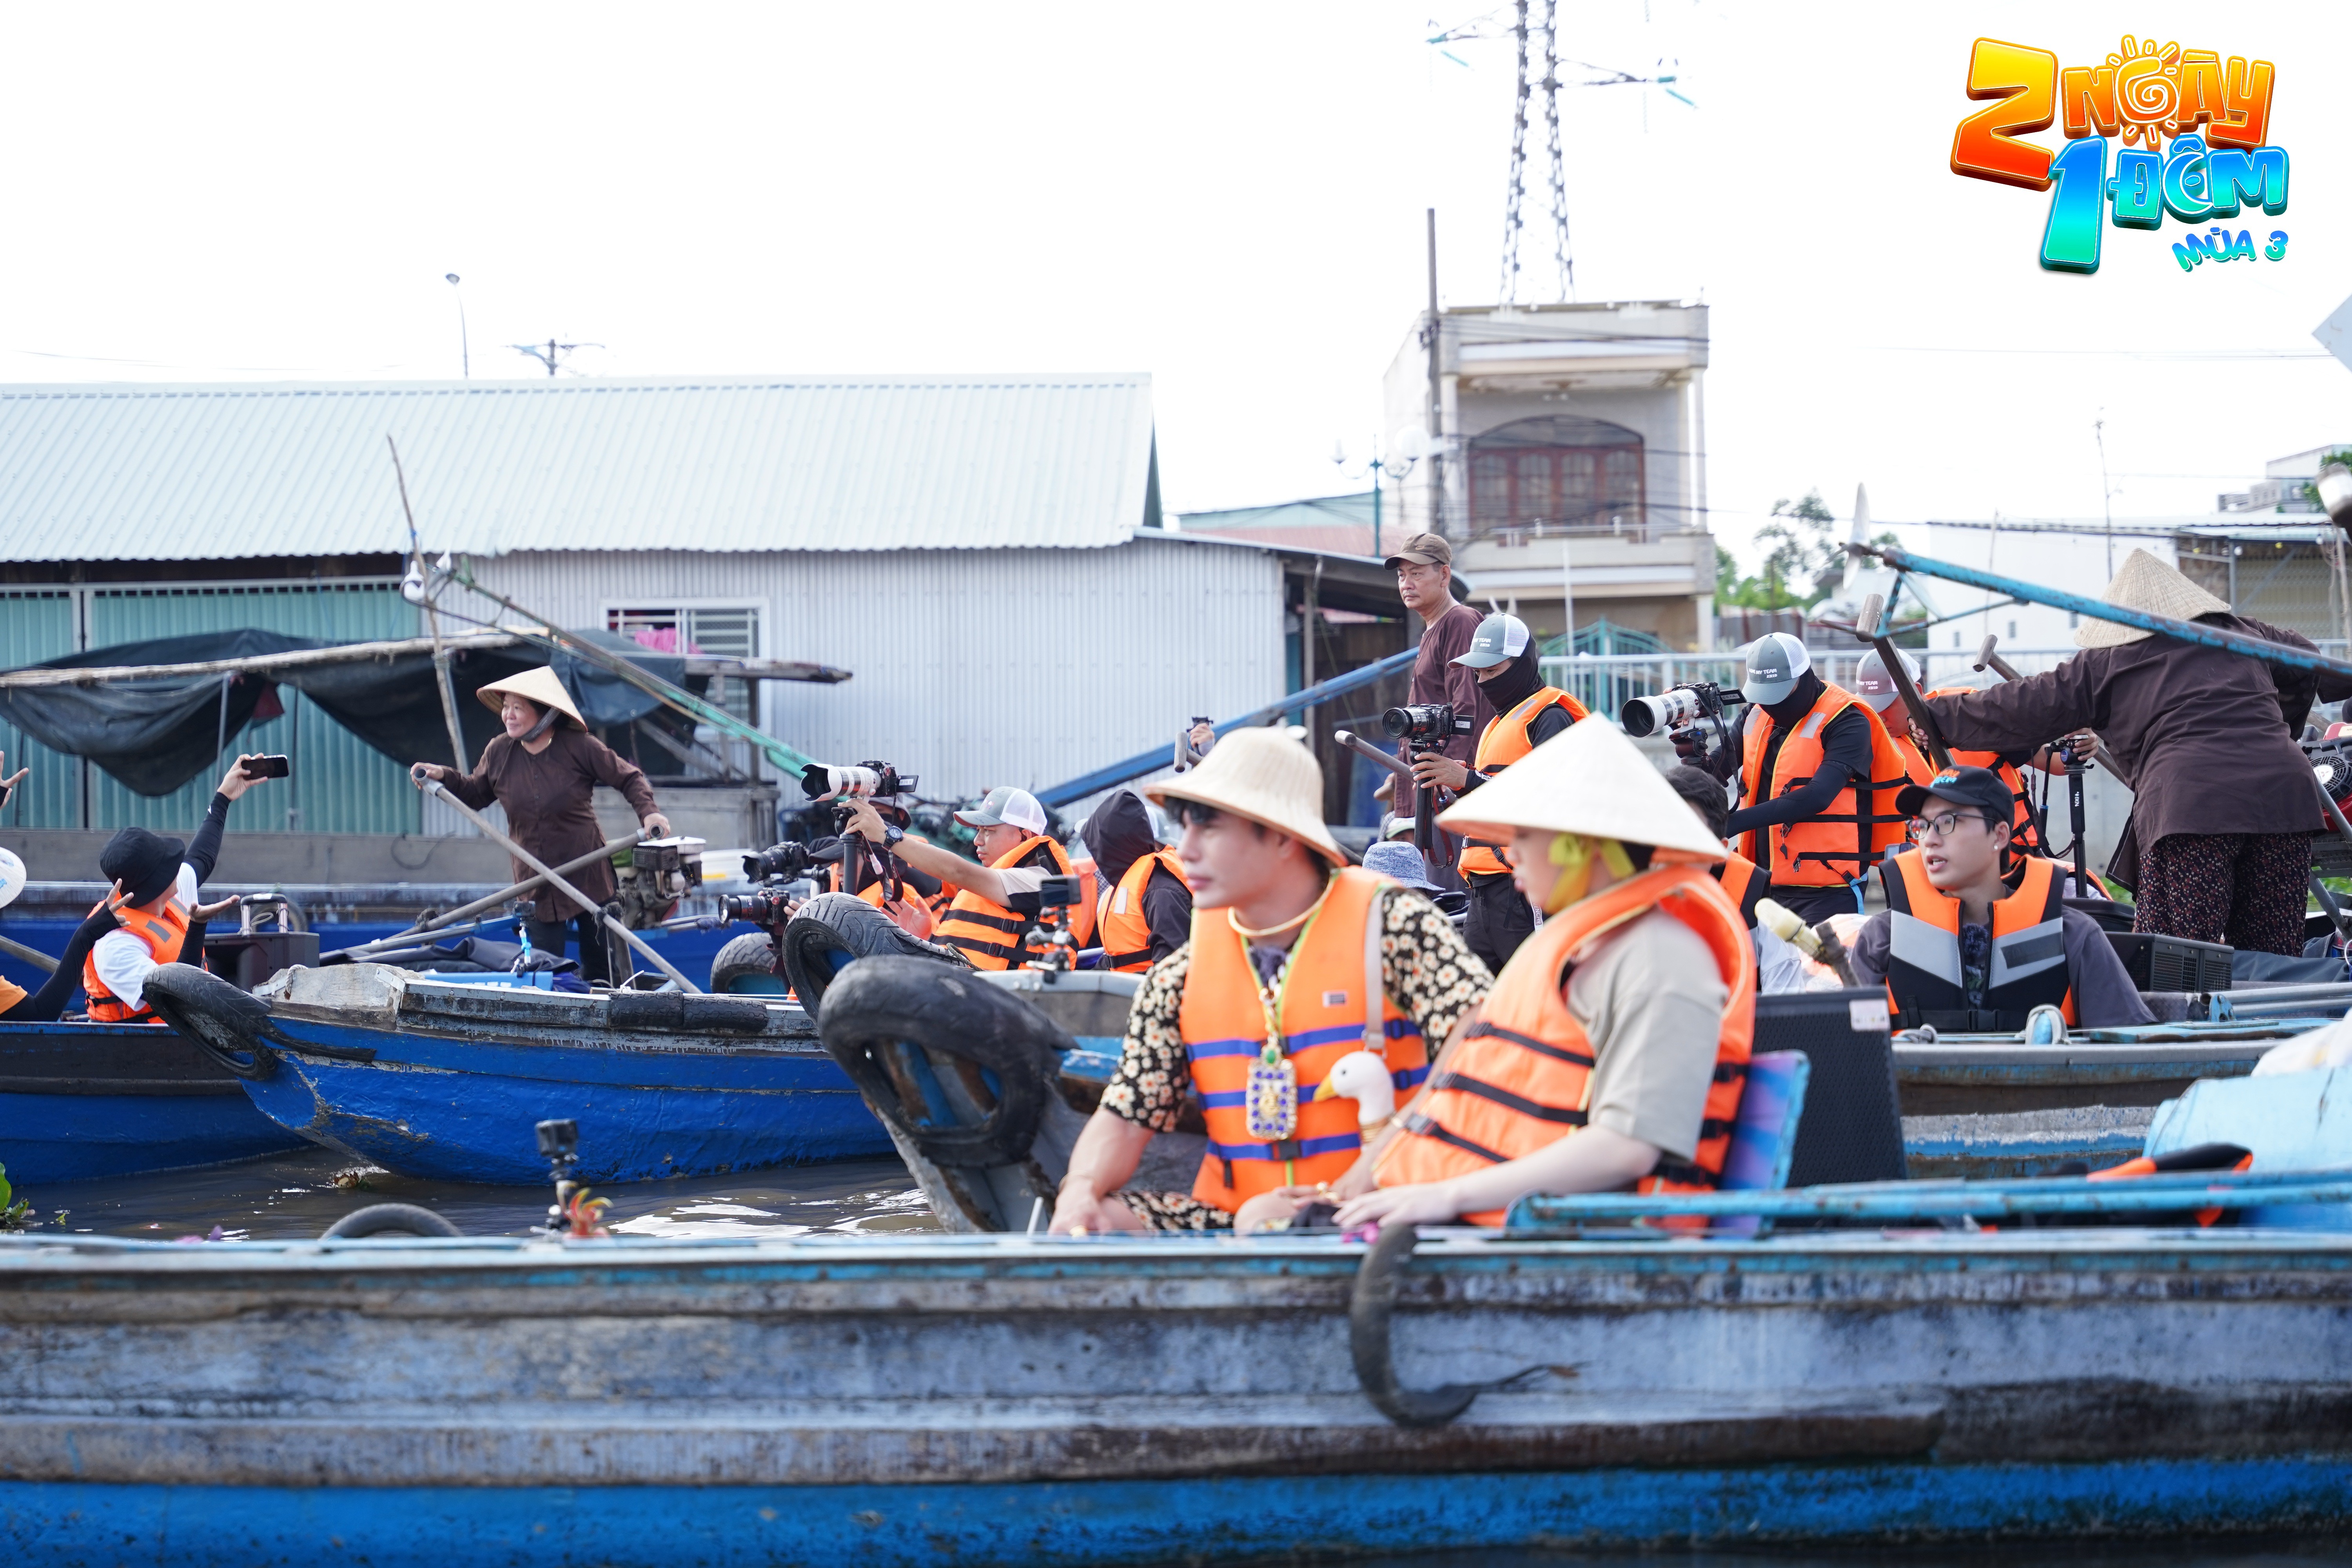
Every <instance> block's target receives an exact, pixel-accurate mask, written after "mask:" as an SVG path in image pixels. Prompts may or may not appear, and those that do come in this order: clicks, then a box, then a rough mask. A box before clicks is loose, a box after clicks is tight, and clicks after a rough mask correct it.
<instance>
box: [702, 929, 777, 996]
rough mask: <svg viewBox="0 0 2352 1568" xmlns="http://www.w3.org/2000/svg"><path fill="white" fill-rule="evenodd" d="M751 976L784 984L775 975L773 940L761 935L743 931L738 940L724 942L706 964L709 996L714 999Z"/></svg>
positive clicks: (735, 938) (758, 932)
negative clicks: (707, 967) (739, 981)
mask: <svg viewBox="0 0 2352 1568" xmlns="http://www.w3.org/2000/svg"><path fill="white" fill-rule="evenodd" d="M753 975H757V976H759V977H760V978H761V979H763V980H774V981H776V983H777V984H784V981H783V980H782V977H781V976H780V975H778V974H777V973H776V939H775V938H773V937H772V936H770V935H769V934H768V933H767V932H766V931H745V932H744V933H743V934H742V935H740V936H736V937H730V938H728V940H727V943H726V945H725V946H723V947H721V948H720V949H719V952H718V955H717V956H716V957H714V958H712V959H711V961H710V994H712V995H714V996H725V995H728V994H730V993H732V992H733V991H734V990H735V983H736V982H737V981H738V980H742V979H747V978H750V977H751V976H753ZM745 994H755V993H745Z"/></svg>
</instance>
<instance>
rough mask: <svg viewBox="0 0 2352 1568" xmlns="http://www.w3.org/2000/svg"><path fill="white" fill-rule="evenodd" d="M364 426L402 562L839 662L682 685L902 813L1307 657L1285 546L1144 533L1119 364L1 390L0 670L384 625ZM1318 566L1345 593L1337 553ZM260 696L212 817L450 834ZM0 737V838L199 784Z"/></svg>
mask: <svg viewBox="0 0 2352 1568" xmlns="http://www.w3.org/2000/svg"><path fill="white" fill-rule="evenodd" d="M387 436H389V437H393V438H394V439H395V440H396V441H397V442H398V445H399V450H400V455H401V458H402V459H403V461H404V464H405V467H406V472H407V479H408V489H409V495H410V499H411V500H412V501H413V502H414V505H415V515H416V522H417V528H418V538H417V543H418V544H419V545H421V547H422V549H423V551H424V552H425V554H426V555H427V556H428V557H432V556H437V555H438V554H439V553H441V552H444V551H446V552H451V553H452V554H453V555H454V556H456V557H457V559H458V560H460V561H461V562H463V563H467V564H468V565H469V566H470V569H471V570H472V572H473V573H474V574H475V576H476V577H477V579H478V581H479V582H480V583H481V584H483V585H484V586H486V587H488V588H490V589H493V590H495V591H497V592H498V593H500V594H503V595H508V596H509V597H511V598H512V599H513V600H514V601H515V602H516V603H518V604H519V605H522V606H524V607H526V608H527V609H529V610H530V612H531V613H532V614H533V615H535V616H541V617H543V618H544V619H545V620H547V621H549V622H551V623H553V624H556V625H559V626H601V627H605V628H608V629H611V630H614V631H619V632H622V633H624V634H627V635H631V636H635V637H638V638H639V639H640V640H646V641H649V642H652V643H654V644H656V646H661V647H693V648H700V649H701V650H702V651H704V652H705V653H709V654H714V655H730V656H737V657H743V658H808V659H813V660H817V661H820V662H823V663H826V664H831V665H836V666H843V667H846V668H849V669H850V670H852V671H853V672H854V679H850V680H848V681H846V682H845V683H843V684H841V685H838V686H808V685H795V684H786V683H782V682H762V683H757V684H753V683H742V682H737V683H734V689H730V690H722V691H719V692H718V693H715V697H716V700H719V701H721V702H722V704H723V705H726V706H730V707H731V708H733V709H734V710H737V711H738V712H739V713H740V714H741V716H743V717H745V718H747V719H750V720H751V721H754V722H755V723H757V724H759V725H761V727H762V728H764V729H766V730H767V731H769V732H770V733H772V734H774V735H775V736H777V737H778V738H780V739H782V740H784V741H786V742H789V743H790V744H792V745H793V746H795V747H797V748H799V749H800V750H802V751H803V752H808V753H810V754H812V755H815V756H818V757H822V758H825V759H828V760H840V761H855V760H858V759H862V758H868V757H878V758H883V759H886V760H888V761H890V762H893V763H898V764H899V765H900V766H902V767H904V768H906V769H908V770H909V771H911V772H914V773H918V774H919V775H920V777H921V779H922V781H923V791H924V793H925V794H926V795H931V796H934V797H947V796H952V795H965V794H970V793H973V792H977V791H979V790H981V789H982V788H985V787H987V786H989V785H992V784H1024V785H1031V786H1044V785H1048V784H1055V783H1058V782H1060V781H1062V780H1064V779H1067V778H1071V777H1074V776H1076V775H1078V774H1081V773H1086V772H1087V771H1089V770H1091V769H1094V768H1097V767H1100V766H1102V765H1103V764H1105V763H1109V762H1113V761H1116V760H1117V759H1118V758H1121V757H1124V756H1128V755H1131V754H1134V753H1136V752H1140V751H1143V750H1146V749H1148V748H1150V747H1151V746H1153V745H1157V744H1165V743H1167V742H1168V740H1169V738H1170V737H1171V735H1172V734H1173V732H1174V731H1175V729H1176V727H1177V726H1178V725H1179V724H1180V723H1181V721H1182V719H1183V718H1185V717H1186V716H1189V715H1191V714H1194V713H1211V714H1216V715H1219V716H1221V717H1222V716H1225V715H1228V714H1232V713H1236V712H1240V711H1244V710H1249V709H1252V708H1255V707H1257V706H1259V705H1261V704H1263V703H1265V702H1268V701H1271V700H1275V699H1276V698H1278V697H1280V696H1282V695H1283V694H1284V692H1286V690H1289V689H1293V688H1292V686H1291V685H1290V684H1289V682H1291V681H1294V680H1296V679H1298V673H1297V672H1298V671H1299V666H1300V663H1301V662H1302V661H1301V658H1300V655H1301V653H1302V651H1305V652H1306V657H1307V660H1309V661H1311V659H1312V658H1313V654H1312V651H1311V650H1301V649H1300V648H1299V647H1298V646H1297V643H1298V639H1297V635H1296V632H1295V629H1291V628H1286V616H1290V617H1295V616H1296V614H1297V606H1298V605H1299V604H1300V603H1301V602H1302V600H1305V601H1306V602H1311V599H1309V598H1307V595H1311V593H1312V592H1313V590H1312V589H1309V588H1307V586H1306V585H1305V583H1306V579H1307V577H1308V576H1309V575H1312V574H1316V573H1317V571H1318V569H1317V568H1315V567H1313V566H1312V565H1311V564H1310V563H1309V559H1310V555H1311V552H1307V553H1301V552H1286V551H1283V550H1280V549H1276V548H1272V547H1268V546H1265V545H1262V544H1257V543H1248V542H1234V541H1219V540H1213V539H1190V538H1186V537H1184V536H1182V535H1181V534H1177V533H1174V532H1171V531H1169V530H1166V529H1164V528H1162V527H1161V526H1160V523H1161V518H1160V498H1159V479H1158V468H1157V461H1156V458H1155V454H1154V444H1153V427H1152V409H1151V383H1150V377H1149V376H1146V375H1141V374H1085V375H1016V376H951V377H925V376H824V377H741V378H735V377H698V378H690V379H686V378H660V379H645V380H626V381H617V380H616V381H591V380H579V381H574V380H542V381H525V382H511V383H497V382H470V383H468V382H458V383H447V382H442V383H409V384H349V383H341V384H315V385H309V384H303V385H295V384H226V385H205V386H179V385H127V386H126V385H114V386H89V385H80V386H16V387H6V388H0V595H5V602H0V665H5V666H8V667H13V666H16V665H21V664H26V663H30V662H33V661H36V660H38V659H43V658H54V657H57V656H58V655H62V654H69V653H73V652H76V651H79V650H84V649H89V648H93V647H103V646H108V645H110V644H114V643H121V642H126V641H131V640H136V639H140V638H144V637H160V636H168V635H172V634H174V633H179V632H190V631H205V630H218V629H226V628H229V627H235V626H264V627H267V628H269V629H275V630H282V631H287V632H292V633H298V634H300V635H305V636H313V637H328V638H334V639H344V638H359V637H398V636H414V635H417V634H418V632H419V631H420V629H421V628H420V626H419V618H418V613H417V612H416V611H415V609H414V608H413V607H411V606H410V605H407V604H406V603H405V602H404V600H403V599H402V598H401V596H400V594H399V589H398V581H399V576H400V574H401V572H402V570H403V569H404V563H405V561H406V558H407V555H408V552H409V550H410V538H409V533H408V528H407V524H406V522H405V521H404V516H403V513H402V510H401V501H400V496H399V491H398V489H396V487H395V485H394V475H393V467H392V461H391V458H390V456H389V454H388V453H387V451H386V448H385V444H384V443H385V437H387ZM1320 575H1321V577H1322V579H1323V581H1324V582H1325V583H1326V584H1328V588H1327V592H1328V593H1331V594H1336V595H1341V596H1344V595H1345V593H1346V592H1347V591H1348V590H1347V588H1346V586H1345V580H1346V579H1347V578H1348V576H1349V574H1348V572H1347V570H1346V568H1345V567H1344V565H1340V566H1327V567H1326V568H1323V569H1320ZM1378 576H1379V574H1378V571H1377V567H1376V566H1375V567H1373V568H1372V577H1373V579H1374V580H1377V579H1378ZM445 604H446V605H448V606H450V607H452V608H454V609H456V610H457V611H459V612H462V613H463V614H466V615H469V616H475V617H478V618H479V619H482V620H492V619H497V618H499V616H501V615H502V614H503V612H500V611H499V610H498V609H497V608H496V606H494V605H490V604H489V603H488V601H486V600H482V599H479V598H475V597H471V596H469V595H466V594H464V593H462V592H453V593H452V595H450V596H449V597H448V598H447V599H446V600H445ZM1400 646H1401V645H1400ZM287 696H288V699H289V700H288V703H287V706H288V709H289V712H288V715H287V717H285V718H283V719H279V720H275V721H271V722H270V723H268V724H266V725H260V726H257V728H256V729H255V730H253V731H250V732H249V733H248V734H247V736H246V737H245V738H244V739H243V741H242V744H243V745H244V746H246V747H248V748H255V749H266V750H271V751H282V752H289V753H293V754H295V755H296V769H297V775H298V778H299V781H300V783H299V788H297V789H292V790H289V791H287V792H284V793H283V794H281V795H278V796H277V797H275V798H274V799H273V800H272V802H271V804H270V805H269V806H268V809H267V810H266V811H265V810H264V809H263V808H261V807H259V806H256V807H255V808H253V809H248V810H245V811H241V812H240V813H239V814H238V816H237V817H236V827H237V828H239V829H240V830H251V829H260V828H268V829H273V830H278V831H287V830H299V831H302V832H305V833H309V834H320V833H325V834H333V835H345V836H348V835H373V836H404V835H407V836H413V835H416V834H419V833H423V834H425V835H426V836H428V837H431V836H434V835H435V834H436V832H438V831H440V830H444V829H448V828H451V827H452V826H453V825H451V824H448V823H446V822H442V821H439V820H436V819H434V818H428V817H427V816H425V815H424V814H423V813H422V812H421V811H420V808H419V802H418V796H417V795H416V793H415V790H413V789H412V788H411V787H410V786H409V785H408V784H407V782H406V779H405V776H404V773H403V771H402V769H401V766H400V764H399V763H398V762H396V761H395V760H394V759H392V758H389V757H384V756H382V755H380V754H378V753H376V752H373V751H371V750H369V749H368V748H366V747H365V746H363V745H361V744H360V743H358V742H357V741H356V740H355V739H354V738H353V737H352V736H350V735H349V734H348V732H346V731H341V729H340V727H338V726H335V725H334V724H333V723H332V722H331V721H329V720H327V719H326V718H325V717H324V715H323V714H322V713H320V711H318V710H315V709H310V708H309V705H308V704H307V702H306V701H305V700H302V699H300V698H299V696H297V695H296V694H294V693H292V692H290V691H289V692H288V693H287ZM239 744H240V742H239V740H238V738H236V737H231V739H230V747H231V749H232V750H234V749H236V748H237V746H238V745H239ZM0 747H5V749H6V751H7V752H8V754H9V756H10V759H11V765H12V766H13V765H14V764H15V762H16V759H18V758H20V757H22V758H25V759H26V760H27V761H30V762H32V763H34V765H35V767H36V773H35V777H34V779H33V780H32V781H31V787H28V788H26V789H25V790H20V791H19V792H18V793H17V796H16V800H15V801H14V802H13V803H12V804H11V805H10V806H9V808H8V820H7V822H6V823H5V824H0V826H5V827H12V828H21V829H52V830H58V831H80V832H88V833H98V832H103V831H104V830H107V829H110V828H112V827H115V826H121V825H122V824H124V823H129V822H141V823H149V824H152V825H153V826H159V827H171V828H175V829H180V830H184V829H186V828H189V827H193V826H194V824H195V822H196V820H197V818H198V817H199V816H201V814H202V809H203V804H202V794H203V793H204V792H207V791H208V790H209V788H210V784H209V781H208V780H201V779H200V780H198V781H196V782H194V783H193V784H190V785H188V786H187V787H186V788H185V789H184V790H182V791H180V792H179V793H178V794H177V795H173V796H167V797H164V798H163V799H162V800H147V799H143V798H142V797H140V796H137V795H132V794H131V793H130V792H129V791H128V790H126V789H124V788H123V787H122V786H121V785H120V784H116V783H114V782H113V781H111V780H110V779H108V778H106V777H105V776H104V775H102V774H98V773H96V772H95V770H93V769H90V768H89V767H87V766H85V765H84V764H82V763H80V762H79V759H76V758H72V757H62V756H57V755H53V754H49V753H47V752H43V751H42V750H41V748H39V747H37V746H34V745H31V744H29V743H28V742H26V738H25V737H23V736H22V735H19V734H17V733H16V732H15V731H12V730H9V729H7V728H6V727H5V725H0ZM787 787H788V788H792V787H793V786H787ZM257 798H259V797H257ZM273 814H275V815H273ZM289 814H299V815H289ZM746 831H747V832H750V831H751V829H750V828H747V829H746Z"/></svg>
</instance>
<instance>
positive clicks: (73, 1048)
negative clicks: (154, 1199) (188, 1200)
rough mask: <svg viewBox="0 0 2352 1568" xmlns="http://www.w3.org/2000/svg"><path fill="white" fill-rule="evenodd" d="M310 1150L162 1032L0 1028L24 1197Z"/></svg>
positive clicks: (2, 1094) (4, 1139) (3, 1128)
mask: <svg viewBox="0 0 2352 1568" xmlns="http://www.w3.org/2000/svg"><path fill="white" fill-rule="evenodd" d="M301 1147H303V1141H302V1140H301V1139H300V1138H299V1137H297V1136H295V1135H294V1134H293V1133H291V1132H289V1131H287V1130H286V1129H285V1128H283V1127H280V1126H279V1125H278V1123H276V1122H275V1121H271V1120H269V1118H268V1117H267V1116H264V1115H263V1114H262V1113H261V1112H260V1111H259V1110H257V1109H255V1107H254V1104H253V1102H252V1101H251V1100H248V1099H247V1098H246V1094H245V1089H244V1086H243V1085H242V1084H241V1083H240V1082H239V1081H238V1080H237V1079H236V1077H235V1076H234V1075H232V1074H231V1073H229V1072H228V1071H226V1069H225V1068H221V1067H220V1066H218V1065H217V1064H215V1063H214V1062H213V1061H211V1060H209V1059H208V1058H206V1057H205V1055H204V1054H203V1053H202V1052H200V1051H199V1050H197V1049H196V1048H195V1047H193V1046H191V1045H189V1044H188V1042H187V1041H185V1040H184V1039H181V1038H180V1037H178V1036H177V1035H174V1034H173V1033H172V1032H171V1031H170V1030H169V1029H166V1028H163V1027H162V1026H158V1025H154V1024H93V1023H82V1022H74V1023H48V1024H9V1023H0V1163H5V1164H6V1166H7V1169H8V1179H9V1180H10V1181H11V1182H14V1183H15V1184H17V1185H18V1186H28V1185H30V1186H42V1185H47V1184H52V1183H57V1182H78V1181H82V1180H85V1179H87V1178H89V1177H93V1176H136V1175H143V1174H145V1173H149V1172H153V1171H175V1170H184V1169H188V1168H190V1167H193V1166H198V1165H222V1164H227V1163H230V1162H232V1161H236V1160H250V1159H254V1158H257V1157H258V1156H260V1155H263V1154H283V1153H286V1152H289V1151H290V1150H295V1149H299V1148H301Z"/></svg>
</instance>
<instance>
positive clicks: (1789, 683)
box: [1739, 632, 1813, 708]
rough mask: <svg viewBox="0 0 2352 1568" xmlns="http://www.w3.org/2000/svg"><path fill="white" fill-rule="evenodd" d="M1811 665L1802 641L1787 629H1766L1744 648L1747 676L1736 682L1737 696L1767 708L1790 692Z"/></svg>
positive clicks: (1810, 656) (1811, 661)
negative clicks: (1767, 630) (1746, 649)
mask: <svg viewBox="0 0 2352 1568" xmlns="http://www.w3.org/2000/svg"><path fill="white" fill-rule="evenodd" d="M1811 668H1813V656H1812V655H1811V654H1810V653H1807V652H1806V651H1805V645H1804V644H1803V643H1801V642H1800V641H1798V640H1797V639H1796V638H1795V637H1790V635H1789V634H1788V633H1787V632H1766V633H1765V634H1764V635H1763V636H1762V637H1758V638H1757V639H1756V640H1755V641H1754V642H1752V643H1750V644H1749V645H1748V678H1747V679H1744V680H1742V681H1741V682H1740V683H1739V695H1741V696H1742V697H1745V698H1746V699H1748V701H1750V702H1753V703H1755V704H1756V705H1757V706H1758V707H1759V708H1763V707H1769V706H1770V705H1771V704H1773V703H1775V702H1778V701H1780V700H1781V699H1782V698H1784V697H1786V696H1788V695H1789V693H1790V692H1791V691H1794V690H1795V689H1797V682H1798V680H1799V679H1801V678H1802V677H1803V675H1804V673H1805V671H1807V670H1809V669H1811Z"/></svg>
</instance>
